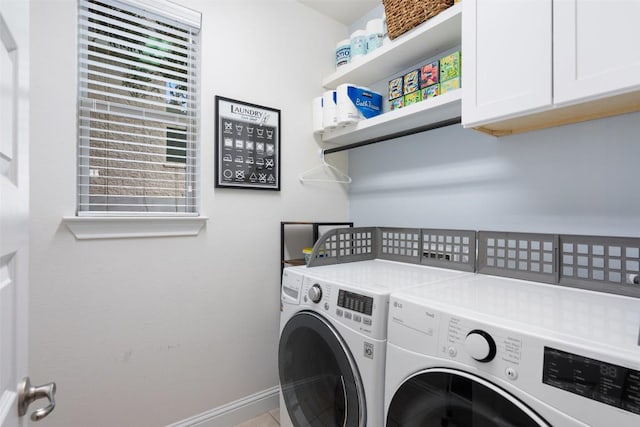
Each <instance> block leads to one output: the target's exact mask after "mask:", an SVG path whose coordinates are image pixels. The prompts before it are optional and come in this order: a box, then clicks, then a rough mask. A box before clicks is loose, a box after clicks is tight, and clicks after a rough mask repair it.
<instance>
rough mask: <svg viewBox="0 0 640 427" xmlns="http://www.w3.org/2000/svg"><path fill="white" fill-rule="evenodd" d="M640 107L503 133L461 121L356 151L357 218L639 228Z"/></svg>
mask: <svg viewBox="0 0 640 427" xmlns="http://www.w3.org/2000/svg"><path fill="white" fill-rule="evenodd" d="M639 135H640V113H631V114H626V115H622V116H617V117H613V118H608V119H600V120H595V121H590V122H584V123H578V124H574V125H567V126H562V127H557V128H552V129H545V130H540V131H535V132H530V133H526V134H520V135H513V136H509V137H502V138H494V137H491V136H487V135H485V134H481V133H479V132H476V131H473V130H468V129H463V128H462V127H461V126H453V127H448V128H443V129H439V130H435V131H431V132H426V133H422V134H418V135H412V136H408V137H404V138H401V139H397V140H394V141H388V142H383V143H379V144H375V145H371V146H366V147H361V148H357V149H354V150H351V151H350V154H349V170H350V174H351V176H352V178H353V183H352V184H351V188H350V210H351V211H350V212H351V219H352V220H353V221H355V223H356V224H357V225H360V226H364V225H386V226H408V227H409V226H410V227H435V228H468V229H476V230H480V229H487V230H509V231H531V232H549V233H576V234H603V235H625V236H640V197H639V196H638V182H640V180H639V178H638V176H639V175H638V171H639V170H640V169H639V166H638V164H639V161H640V143H639V141H638V139H639Z"/></svg>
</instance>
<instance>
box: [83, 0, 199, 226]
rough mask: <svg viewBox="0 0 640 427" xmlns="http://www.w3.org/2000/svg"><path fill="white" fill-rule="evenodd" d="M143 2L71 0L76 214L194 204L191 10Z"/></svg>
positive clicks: (184, 211)
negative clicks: (75, 25) (74, 8)
mask: <svg viewBox="0 0 640 427" xmlns="http://www.w3.org/2000/svg"><path fill="white" fill-rule="evenodd" d="M145 4H146V3H145V2H144V1H141V0H132V1H127V0H118V1H114V0H80V2H79V13H78V15H79V29H78V38H79V49H78V52H79V60H78V64H79V67H78V68H79V76H78V84H79V90H78V207H77V213H78V215H109V216H111V215H114V216H116V215H159V214H160V215H197V214H198V212H199V200H200V195H199V194H200V183H199V152H200V149H199V134H198V131H199V109H198V105H199V76H198V74H199V56H200V48H199V45H200V40H199V33H200V24H199V22H200V19H199V16H200V15H199V14H197V13H196V12H193V11H191V10H188V9H185V10H184V11H183V13H176V12H177V10H176V8H179V6H176V5H175V4H172V3H165V2H162V1H156V2H154V7H153V8H146V7H145ZM163 4H166V5H167V8H166V10H164V9H162V6H163ZM196 18H197V19H196ZM196 22H197V24H196Z"/></svg>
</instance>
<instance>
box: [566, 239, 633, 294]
mask: <svg viewBox="0 0 640 427" xmlns="http://www.w3.org/2000/svg"><path fill="white" fill-rule="evenodd" d="M559 283H560V284H561V285H571V286H578V287H583V288H587V289H593V290H598V291H604V292H611V293H618V294H623V295H631V296H637V297H640V238H629V237H604V236H567V235H561V236H560V282H559Z"/></svg>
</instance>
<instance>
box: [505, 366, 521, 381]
mask: <svg viewBox="0 0 640 427" xmlns="http://www.w3.org/2000/svg"><path fill="white" fill-rule="evenodd" d="M504 373H505V374H507V377H508V378H509V379H510V380H517V379H518V371H516V369H515V368H507V369H505V371H504Z"/></svg>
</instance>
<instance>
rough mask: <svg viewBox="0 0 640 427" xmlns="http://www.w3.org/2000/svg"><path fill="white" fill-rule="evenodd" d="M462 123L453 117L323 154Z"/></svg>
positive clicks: (336, 148)
mask: <svg viewBox="0 0 640 427" xmlns="http://www.w3.org/2000/svg"><path fill="white" fill-rule="evenodd" d="M460 123H462V117H454V118H451V119H447V120H442V121H440V122H437V123H430V124H428V125H425V126H419V127H415V128H411V129H407V130H405V131H401V132H396V133H392V134H388V135H382V136H379V137H376V138H370V139H365V140H364V141H360V142H354V143H352V144H347V145H343V146H341V147H335V148H327V149H326V150H324V153H325V154H331V153H338V152H340V151H346V150H351V149H352V148H358V147H363V146H365V145H371V144H376V143H378V142H383V141H388V140H390V139H395V138H401V137H403V136H408V135H414V134H416V133H420V132H426V131H428V130H434V129H440V128H443V127H447V126H452V125H458V124H460Z"/></svg>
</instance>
